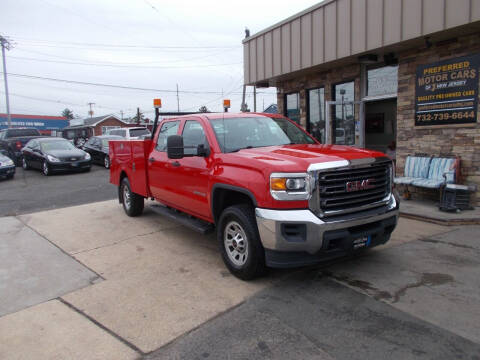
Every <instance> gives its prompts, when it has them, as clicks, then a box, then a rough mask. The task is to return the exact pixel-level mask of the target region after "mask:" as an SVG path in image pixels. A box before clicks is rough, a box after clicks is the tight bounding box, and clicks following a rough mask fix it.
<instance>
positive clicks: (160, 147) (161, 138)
mask: <svg viewBox="0 0 480 360" xmlns="http://www.w3.org/2000/svg"><path fill="white" fill-rule="evenodd" d="M179 125H180V120H176V121H167V122H164V123H163V124H162V127H161V128H160V132H159V133H158V139H157V146H156V147H155V149H157V151H167V137H169V136H170V135H177V132H178V126H179Z"/></svg>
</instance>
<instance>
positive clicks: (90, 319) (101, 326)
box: [58, 297, 145, 356]
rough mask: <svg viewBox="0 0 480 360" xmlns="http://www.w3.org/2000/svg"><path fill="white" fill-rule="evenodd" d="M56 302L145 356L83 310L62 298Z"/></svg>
mask: <svg viewBox="0 0 480 360" xmlns="http://www.w3.org/2000/svg"><path fill="white" fill-rule="evenodd" d="M58 300H59V301H60V302H62V303H63V304H65V305H66V306H68V307H69V308H70V309H72V310H73V311H75V312H77V313H78V314H80V315H82V316H83V317H85V318H86V319H88V320H89V321H91V322H92V323H94V324H95V325H97V326H98V327H100V328H101V329H102V330H104V331H106V332H107V333H108V334H110V335H111V336H113V337H114V338H116V339H117V340H119V341H120V342H122V343H123V344H125V345H126V346H128V347H129V348H131V349H132V350H134V351H136V352H137V353H139V354H141V355H142V356H143V355H145V353H144V352H143V351H142V350H140V348H138V347H137V346H135V344H132V343H131V342H130V341H128V340H127V339H125V338H123V337H122V336H120V335H118V334H117V333H115V332H114V331H112V330H111V329H109V328H107V327H106V326H105V325H103V324H102V323H100V322H98V321H97V320H95V319H94V318H93V317H91V316H90V315H88V314H87V313H85V312H84V311H83V310H80V309H79V308H77V307H76V306H75V305H73V304H71V303H69V302H68V301H66V300H65V299H63V298H61V297H60V298H58Z"/></svg>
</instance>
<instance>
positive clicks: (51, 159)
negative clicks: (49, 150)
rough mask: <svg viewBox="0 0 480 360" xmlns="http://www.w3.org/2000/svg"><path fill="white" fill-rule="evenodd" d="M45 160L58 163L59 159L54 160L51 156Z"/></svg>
mask: <svg viewBox="0 0 480 360" xmlns="http://www.w3.org/2000/svg"><path fill="white" fill-rule="evenodd" d="M47 159H48V161H50V162H59V161H60V159H59V158H56V157H55V156H52V155H47Z"/></svg>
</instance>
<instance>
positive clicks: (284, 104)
mask: <svg viewBox="0 0 480 360" xmlns="http://www.w3.org/2000/svg"><path fill="white" fill-rule="evenodd" d="M293 94H297V98H298V122H297V121H295V120H294V119H292V118H291V117H289V116H288V109H287V106H288V101H287V96H288V95H293ZM300 110H301V109H300V90H298V91H292V92H289V93H286V94H284V96H283V116H285V117H286V118H288V119H290V120H292V121H293V122H294V123H296V124H298V125H300V121H301V112H300Z"/></svg>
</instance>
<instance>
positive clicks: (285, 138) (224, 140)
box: [210, 116, 315, 153]
mask: <svg viewBox="0 0 480 360" xmlns="http://www.w3.org/2000/svg"><path fill="white" fill-rule="evenodd" d="M210 123H211V124H212V127H213V130H214V131H215V135H216V137H217V141H218V143H219V145H220V148H221V149H222V151H223V152H225V153H228V152H234V151H238V150H241V149H249V148H256V147H264V146H275V145H287V144H315V141H314V140H313V139H312V138H311V137H310V136H308V135H307V134H305V133H304V132H303V131H302V130H300V129H299V128H298V127H297V126H295V125H294V124H292V123H291V122H290V121H288V120H287V119H282V118H278V119H274V118H270V117H266V116H264V117H244V118H242V117H240V118H226V119H210Z"/></svg>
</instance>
